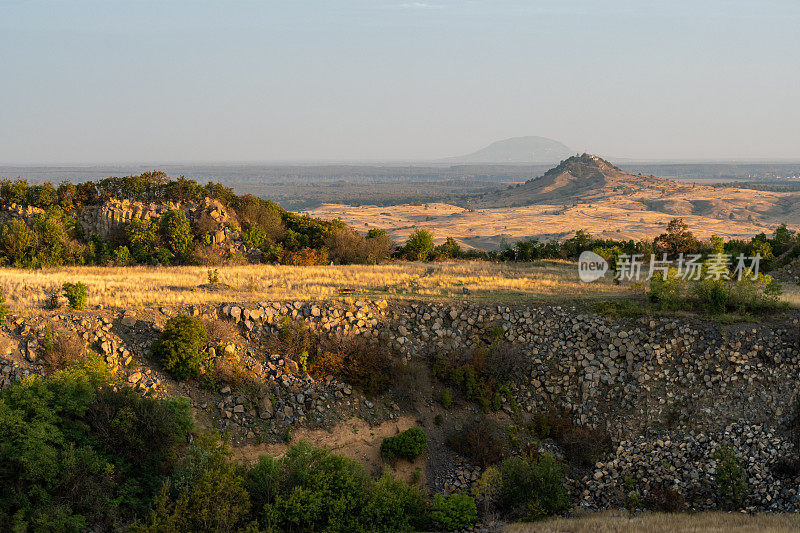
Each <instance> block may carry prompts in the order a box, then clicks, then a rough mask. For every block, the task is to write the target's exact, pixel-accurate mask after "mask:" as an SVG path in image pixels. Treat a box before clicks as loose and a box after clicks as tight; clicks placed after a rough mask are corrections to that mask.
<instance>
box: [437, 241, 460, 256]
mask: <svg viewBox="0 0 800 533" xmlns="http://www.w3.org/2000/svg"><path fill="white" fill-rule="evenodd" d="M435 250H436V253H437V254H438V255H439V256H440V257H444V258H448V259H449V258H453V257H461V254H462V253H463V252H462V251H461V245H460V244H458V242H457V241H456V240H455V239H454V238H452V237H447V239H445V241H444V243H442V244H440V245H439V246H437V247H436V248H435Z"/></svg>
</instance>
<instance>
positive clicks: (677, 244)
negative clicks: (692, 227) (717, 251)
mask: <svg viewBox="0 0 800 533" xmlns="http://www.w3.org/2000/svg"><path fill="white" fill-rule="evenodd" d="M653 246H654V247H655V249H656V251H657V252H659V253H666V254H667V255H668V256H670V257H677V256H678V255H679V254H695V253H697V252H698V251H699V250H700V241H698V240H697V238H695V236H694V235H693V234H692V232H691V231H689V226H687V225H686V223H685V222H684V221H683V219H682V218H675V219H673V220H670V221H669V224H667V232H666V233H662V234H661V235H659V236H658V237H656V238H655V240H654V241H653Z"/></svg>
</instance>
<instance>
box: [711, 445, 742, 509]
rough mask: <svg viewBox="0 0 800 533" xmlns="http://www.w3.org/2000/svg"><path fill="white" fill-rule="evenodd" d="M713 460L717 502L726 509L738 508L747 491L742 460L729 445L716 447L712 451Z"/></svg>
mask: <svg viewBox="0 0 800 533" xmlns="http://www.w3.org/2000/svg"><path fill="white" fill-rule="evenodd" d="M714 461H716V468H715V469H714V485H715V487H716V490H717V497H718V499H719V502H720V503H721V504H722V506H723V507H725V508H727V509H731V510H733V509H739V508H740V507H741V506H742V504H743V503H744V500H745V498H746V497H747V491H748V483H747V471H746V470H745V468H744V461H743V460H742V458H741V457H739V456H738V455H736V452H735V451H734V449H733V447H732V446H730V445H725V446H720V447H719V448H717V450H716V451H714Z"/></svg>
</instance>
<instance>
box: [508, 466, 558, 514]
mask: <svg viewBox="0 0 800 533" xmlns="http://www.w3.org/2000/svg"><path fill="white" fill-rule="evenodd" d="M498 470H499V471H500V478H501V484H500V490H499V494H498V496H497V505H498V507H499V508H500V509H501V510H503V511H505V512H506V513H508V514H509V515H510V516H512V517H517V518H522V519H525V520H538V519H540V518H544V517H546V516H550V515H554V514H559V513H563V512H564V511H566V510H567V509H568V508H569V490H568V489H567V487H566V485H565V479H564V471H563V469H562V468H561V465H560V464H559V463H558V461H557V460H556V459H555V458H554V457H553V456H552V455H550V454H544V455H542V456H541V457H540V458H538V459H526V458H523V457H509V458H508V459H505V460H504V461H503V462H502V463H500V467H499V469H498Z"/></svg>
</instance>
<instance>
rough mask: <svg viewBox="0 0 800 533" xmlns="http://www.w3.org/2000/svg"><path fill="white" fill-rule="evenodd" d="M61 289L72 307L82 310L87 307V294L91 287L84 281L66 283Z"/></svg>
mask: <svg viewBox="0 0 800 533" xmlns="http://www.w3.org/2000/svg"><path fill="white" fill-rule="evenodd" d="M61 290H62V291H63V293H64V298H66V299H67V302H69V306H70V308H72V309H77V310H80V309H83V308H84V307H86V296H87V295H88V292H89V289H88V287H87V286H86V285H85V284H84V283H81V282H78V283H64V285H63V286H62V287H61Z"/></svg>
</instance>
